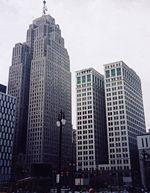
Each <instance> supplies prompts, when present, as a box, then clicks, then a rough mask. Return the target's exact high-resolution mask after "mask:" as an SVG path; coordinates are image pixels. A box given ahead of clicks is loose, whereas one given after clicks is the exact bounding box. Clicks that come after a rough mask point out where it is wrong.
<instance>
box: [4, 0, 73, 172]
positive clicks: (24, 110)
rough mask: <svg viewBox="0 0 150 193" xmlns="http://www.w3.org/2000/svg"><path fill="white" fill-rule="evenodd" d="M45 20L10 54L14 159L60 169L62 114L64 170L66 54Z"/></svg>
mask: <svg viewBox="0 0 150 193" xmlns="http://www.w3.org/2000/svg"><path fill="white" fill-rule="evenodd" d="M43 3H44V8H43V15H42V16H41V17H40V18H37V19H35V20H34V21H33V23H32V24H31V25H30V26H29V29H28V30H27V39H26V42H25V43H24V44H21V43H19V44H16V45H15V47H14V49H13V57H12V66H11V67H10V73H9V84H8V93H9V94H11V95H12V96H15V97H16V98H17V106H16V114H17V117H16V128H15V144H14V147H15V155H17V156H16V159H17V157H18V155H20V154H22V153H23V154H26V163H27V165H28V167H29V169H30V166H31V165H32V164H41V163H42V164H44V163H45V164H51V165H52V167H53V168H55V169H56V168H57V166H58V151H59V128H58V127H57V126H56V121H57V119H58V114H59V113H60V111H61V110H62V111H63V112H64V113H65V119H66V121H67V122H66V125H65V126H64V127H63V133H62V167H63V168H65V167H69V163H70V162H71V143H72V141H71V140H72V123H71V122H72V117H71V73H70V60H69V55H68V52H67V50H66V48H65V46H64V39H63V37H62V36H61V30H60V27H59V25H58V24H56V23H55V19H54V18H53V17H51V16H50V15H46V6H45V4H46V2H45V1H44V2H43Z"/></svg>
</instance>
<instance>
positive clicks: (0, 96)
mask: <svg viewBox="0 0 150 193" xmlns="http://www.w3.org/2000/svg"><path fill="white" fill-rule="evenodd" d="M3 88H4V86H3ZM5 88H6V87H5ZM5 90H6V89H4V91H5ZM15 110H16V99H15V98H14V97H12V96H9V95H7V94H6V93H5V92H1V91H0V187H2V186H3V184H7V183H8V181H9V180H10V177H11V166H12V152H13V150H12V148H13V138H14V128H15Z"/></svg>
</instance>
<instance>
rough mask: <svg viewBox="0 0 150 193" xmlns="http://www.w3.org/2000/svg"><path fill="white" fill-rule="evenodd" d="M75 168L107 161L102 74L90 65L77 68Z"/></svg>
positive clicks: (95, 165) (92, 168)
mask: <svg viewBox="0 0 150 193" xmlns="http://www.w3.org/2000/svg"><path fill="white" fill-rule="evenodd" d="M76 80H77V85H76V91H77V134H76V135H77V136H76V138H77V145H76V154H77V156H76V157H77V170H95V169H96V168H97V167H98V165H99V164H104V163H107V154H108V153H107V133H106V131H107V129H106V115H105V92H104V76H103V75H101V74H100V73H98V72H97V71H96V70H94V69H93V68H89V69H85V70H80V71H77V72H76Z"/></svg>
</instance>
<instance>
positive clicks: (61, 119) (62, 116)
mask: <svg viewBox="0 0 150 193" xmlns="http://www.w3.org/2000/svg"><path fill="white" fill-rule="evenodd" d="M56 124H57V127H59V128H60V131H59V150H58V151H59V157H58V174H57V183H58V185H57V193H61V175H60V173H61V154H62V151H61V150H62V149H61V145H62V127H63V125H65V124H66V120H65V114H64V112H62V110H61V112H60V113H59V115H58V120H57V122H56Z"/></svg>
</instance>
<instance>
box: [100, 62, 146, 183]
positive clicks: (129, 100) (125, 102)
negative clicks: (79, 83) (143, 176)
mask: <svg viewBox="0 0 150 193" xmlns="http://www.w3.org/2000/svg"><path fill="white" fill-rule="evenodd" d="M104 67H105V96H106V97H105V99H106V113H107V136H108V152H109V165H110V168H111V170H124V171H125V173H122V174H123V175H124V177H123V179H124V182H125V181H126V180H127V181H128V182H131V181H135V180H136V179H133V178H134V177H135V178H136V171H137V169H138V150H137V141H136V136H137V135H141V134H144V133H145V132H146V129H145V117H144V108H143V98H142V89H141V80H140V78H139V76H138V75H137V74H136V73H135V72H134V71H133V70H132V69H131V68H129V67H128V66H127V65H126V64H125V63H124V62H123V61H119V62H114V63H111V64H106V65H104ZM126 177H130V179H129V178H126Z"/></svg>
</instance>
